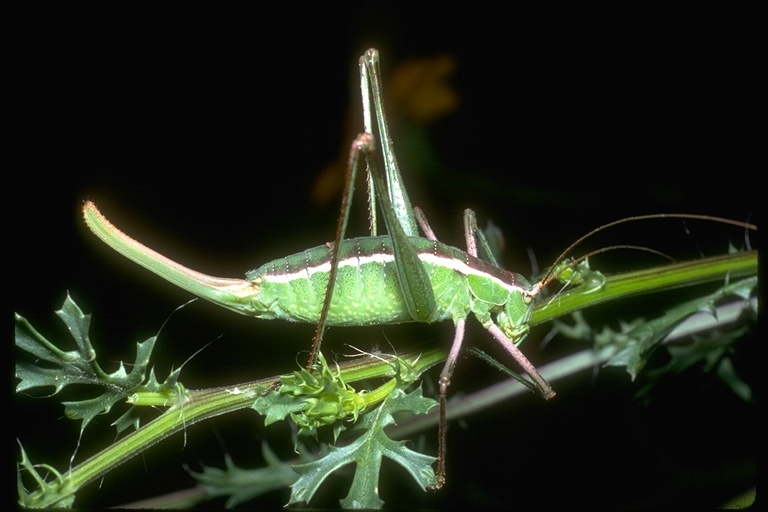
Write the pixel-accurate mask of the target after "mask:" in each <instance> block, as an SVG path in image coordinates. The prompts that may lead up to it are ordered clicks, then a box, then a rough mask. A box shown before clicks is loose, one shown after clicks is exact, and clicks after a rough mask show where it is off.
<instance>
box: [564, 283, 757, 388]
mask: <svg viewBox="0 0 768 512" xmlns="http://www.w3.org/2000/svg"><path fill="white" fill-rule="evenodd" d="M756 287H757V277H750V278H747V279H743V280H740V281H737V282H735V283H725V284H724V285H723V286H722V287H721V288H719V289H718V290H716V291H715V292H712V293H709V294H706V295H703V296H701V297H698V298H696V299H693V300H689V301H687V302H683V303H679V304H676V305H675V306H673V307H671V308H669V309H668V310H667V311H665V312H664V314H662V315H660V316H659V317H658V318H654V319H651V320H648V319H644V318H637V319H634V320H632V321H630V322H621V323H620V327H619V329H618V330H615V329H612V328H610V327H607V326H603V327H602V330H600V331H599V332H594V331H593V329H592V328H591V327H590V326H589V325H588V324H587V322H586V320H585V319H584V317H583V315H581V313H575V314H574V315H573V318H574V319H575V321H576V323H575V325H572V326H569V325H566V324H564V323H563V322H561V321H555V326H556V329H557V331H558V332H559V333H561V334H564V335H566V336H568V337H571V338H576V339H584V340H592V341H594V343H595V347H596V349H598V350H602V349H607V350H609V351H610V353H611V354H610V356H609V358H608V360H607V362H606V363H605V365H606V366H619V367H625V368H626V370H627V372H628V373H629V375H630V376H631V378H632V380H635V379H636V378H637V376H638V375H639V374H640V372H641V371H642V370H643V369H644V368H645V366H646V364H647V363H648V362H649V360H650V358H651V356H652V355H653V354H654V352H655V351H656V350H657V349H658V348H659V347H661V346H662V345H663V344H664V342H665V340H667V338H668V336H669V335H670V333H672V332H673V330H674V329H676V328H677V327H678V326H679V325H680V324H681V323H682V322H683V321H684V320H686V319H689V318H691V317H693V315H696V314H703V315H702V316H703V317H704V318H706V317H710V318H711V319H714V320H717V318H718V314H719V313H718V305H719V304H722V303H723V302H724V301H726V300H727V299H731V298H733V297H736V299H737V300H742V301H749V298H750V297H751V295H752V294H753V293H754V291H755V289H756ZM750 304H755V303H751V302H750ZM754 308H755V307H754V305H751V306H750V308H748V309H749V310H751V311H752V313H753V316H755V317H756V315H757V311H756V310H755V309H754ZM748 329H749V327H748V326H744V325H742V326H740V327H737V328H736V329H735V330H734V331H732V332H729V333H723V332H721V331H718V332H716V333H713V334H712V335H711V336H695V337H694V340H693V342H691V343H689V344H686V345H683V346H674V345H668V346H667V350H668V352H669V355H670V356H671V359H670V361H669V362H668V363H667V364H666V365H664V366H663V367H662V368H658V369H655V370H653V371H649V372H647V377H648V378H649V379H650V381H651V382H650V383H649V384H648V385H646V386H645V387H644V388H643V390H641V394H644V393H647V391H648V389H649V388H650V386H651V384H652V382H653V381H654V380H656V379H658V378H659V377H661V376H662V375H665V374H668V373H679V372H682V371H683V370H685V369H687V368H689V367H691V366H693V365H695V364H699V363H704V369H705V370H707V371H710V370H714V371H716V373H717V374H718V376H720V377H721V378H722V379H723V381H724V382H725V383H726V384H727V385H728V386H729V387H730V388H731V389H732V390H733V391H734V392H735V393H736V394H737V395H738V396H740V397H741V398H743V399H745V400H749V399H751V395H752V393H751V390H750V388H749V386H748V385H747V384H745V383H744V382H743V381H742V380H741V379H739V378H738V377H737V375H736V373H735V370H734V368H733V364H732V362H731V360H730V353H731V347H732V345H733V343H734V342H735V341H736V340H737V339H739V338H741V337H742V336H743V335H744V334H745V333H746V331H747V330H748Z"/></svg>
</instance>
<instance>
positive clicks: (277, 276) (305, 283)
mask: <svg viewBox="0 0 768 512" xmlns="http://www.w3.org/2000/svg"><path fill="white" fill-rule="evenodd" d="M409 241H410V243H411V245H413V247H414V248H415V249H416V252H417V254H418V255H419V259H420V260H421V262H422V265H423V267H424V269H425V271H426V273H427V275H428V277H429V280H430V283H431V285H432V290H433V292H434V295H435V306H436V308H435V311H434V314H433V316H432V318H431V321H433V322H434V321H440V320H447V319H451V320H456V319H459V318H466V317H467V316H468V315H469V313H470V311H472V312H475V313H477V314H478V315H481V316H486V315H487V314H492V313H494V312H496V311H497V310H499V309H501V308H503V307H504V304H505V303H506V302H507V300H508V298H509V297H510V296H511V295H513V294H514V293H515V292H516V291H517V290H519V289H520V287H525V288H526V289H527V288H528V287H529V285H528V283H527V282H526V281H525V280H523V278H522V277H521V276H518V275H515V274H512V273H510V272H507V271H505V270H502V269H499V268H497V267H492V266H491V265H488V264H487V263H485V262H484V261H482V260H480V259H478V258H475V257H473V256H470V255H468V254H467V253H465V252H463V251H461V250H459V249H457V248H455V247H451V246H448V245H446V244H443V243H440V242H436V241H432V240H429V239H426V238H418V237H410V238H409ZM330 257H331V250H330V248H328V247H327V246H319V247H314V248H312V249H307V250H305V251H303V252H300V253H297V254H294V255H291V256H287V257H285V258H279V259H277V260H275V261H272V262H270V263H267V264H265V265H262V266H261V267H259V268H258V269H256V270H253V271H251V272H248V273H247V274H246V281H248V282H249V283H251V284H252V285H253V286H254V288H255V289H257V290H258V291H257V292H256V293H255V294H254V296H253V297H252V299H251V301H250V306H251V308H252V310H251V311H252V312H251V313H250V314H253V315H254V316H257V317H259V318H282V319H286V320H294V321H299V322H310V323H317V321H318V319H319V318H320V311H321V310H322V307H323V300H324V299H325V293H326V290H327V286H328V277H329V273H330ZM472 281H477V282H480V281H481V282H482V285H481V286H480V287H478V286H477V285H476V284H474V283H472ZM497 297H498V298H500V300H497V299H496V298H497ZM412 321H414V320H413V318H412V316H411V314H410V313H409V311H408V308H407V306H406V304H405V300H404V297H403V295H402V289H401V287H400V284H399V282H398V276H397V271H396V268H395V264H394V250H393V247H392V239H391V237H389V236H379V237H361V238H353V239H348V240H344V241H343V242H342V245H341V247H340V255H339V263H338V275H337V279H336V289H335V291H334V293H333V299H332V301H331V305H330V309H329V312H328V318H327V323H328V325H366V324H392V323H401V322H412Z"/></svg>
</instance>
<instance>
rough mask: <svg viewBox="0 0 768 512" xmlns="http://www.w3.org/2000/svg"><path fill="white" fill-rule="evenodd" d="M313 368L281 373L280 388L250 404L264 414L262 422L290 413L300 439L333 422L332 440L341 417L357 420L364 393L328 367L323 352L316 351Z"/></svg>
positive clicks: (363, 405)
mask: <svg viewBox="0 0 768 512" xmlns="http://www.w3.org/2000/svg"><path fill="white" fill-rule="evenodd" d="M314 369H315V370H316V374H313V373H311V372H309V371H307V370H306V369H304V368H302V369H301V370H300V371H297V372H294V373H293V374H291V375H286V376H283V377H281V378H280V387H279V389H277V390H276V391H275V390H273V391H270V392H269V393H268V394H266V395H264V396H262V397H259V398H258V399H257V400H256V402H254V404H253V408H254V409H255V410H256V411H258V412H259V413H260V414H263V415H264V416H265V419H264V424H265V425H270V424H272V423H274V422H276V421H280V420H283V419H285V418H286V416H288V415H290V417H291V419H292V420H293V421H294V422H295V423H296V425H297V426H298V427H299V432H298V434H299V435H298V437H299V439H301V438H305V437H307V436H312V437H314V438H317V429H318V428H319V427H322V426H326V425H334V427H333V437H334V440H335V439H337V438H338V436H339V434H340V433H341V432H342V431H343V430H344V428H345V427H344V423H343V422H342V421H341V420H344V419H345V418H347V417H348V416H350V417H351V421H353V422H354V421H357V417H358V415H359V414H360V411H362V410H363V409H364V408H365V407H366V405H367V402H366V400H365V398H364V397H363V394H364V393H357V392H355V390H354V388H352V387H351V386H349V385H347V384H346V383H345V382H344V379H343V378H342V376H341V372H340V371H339V370H338V368H337V370H336V372H334V371H333V370H331V368H330V367H329V366H328V363H327V362H326V361H325V357H324V356H323V354H322V353H320V354H318V359H317V363H316V364H315V368H314Z"/></svg>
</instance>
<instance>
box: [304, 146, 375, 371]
mask: <svg viewBox="0 0 768 512" xmlns="http://www.w3.org/2000/svg"><path fill="white" fill-rule="evenodd" d="M372 146H373V137H372V136H371V134H370V133H363V134H360V135H359V136H358V137H357V138H356V139H355V141H354V142H353V143H352V146H351V148H350V150H349V161H348V163H347V173H346V178H345V181H346V184H345V188H344V195H343V196H342V199H341V212H340V214H339V221H338V224H337V226H336V238H335V239H334V243H333V249H332V250H331V271H330V273H329V275H328V286H327V287H326V290H325V300H324V301H323V309H322V310H321V311H320V320H319V321H318V322H317V329H316V330H315V337H314V339H313V340H312V350H311V352H310V353H309V362H308V363H307V368H308V369H311V368H312V366H313V365H314V364H315V360H316V359H317V353H318V351H319V350H320V344H321V342H322V340H323V334H324V333H325V329H326V323H327V321H328V312H329V311H330V309H331V299H332V298H333V290H334V288H335V286H336V274H337V271H338V264H337V263H338V261H339V249H340V247H341V242H342V240H343V239H344V233H345V232H346V230H347V219H348V218H349V210H350V207H351V205H352V194H353V192H354V190H355V176H356V175H357V165H358V162H359V160H360V152H368V151H370V150H371V148H372Z"/></svg>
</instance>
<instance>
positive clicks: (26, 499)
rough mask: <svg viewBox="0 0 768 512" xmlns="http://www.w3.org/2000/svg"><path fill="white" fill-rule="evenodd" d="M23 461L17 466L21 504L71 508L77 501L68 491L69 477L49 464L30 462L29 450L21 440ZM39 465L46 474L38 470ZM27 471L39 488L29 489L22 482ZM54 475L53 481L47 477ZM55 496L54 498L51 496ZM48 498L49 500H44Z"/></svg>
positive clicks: (17, 486)
mask: <svg viewBox="0 0 768 512" xmlns="http://www.w3.org/2000/svg"><path fill="white" fill-rule="evenodd" d="M19 449H20V450H21V461H20V462H19V463H18V464H17V467H16V488H17V493H18V497H19V505H21V506H23V507H27V508H38V507H41V506H48V507H61V508H69V507H71V506H72V505H73V504H74V502H75V495H74V494H73V493H71V492H69V491H68V489H67V487H68V486H69V479H68V478H67V477H65V476H64V475H62V474H61V473H60V472H58V471H57V470H56V469H55V468H53V467H52V466H50V465H48V464H40V465H35V464H32V462H30V460H29V458H28V457H27V452H26V451H25V450H24V447H23V446H22V445H21V442H19ZM38 467H39V468H41V469H44V470H45V471H46V474H45V475H41V474H40V472H38V470H37V469H38ZM24 473H27V474H28V475H30V476H31V477H32V479H33V480H34V481H35V483H36V484H37V488H36V489H35V490H33V491H31V492H30V491H28V490H27V489H26V488H25V487H24V483H23V482H22V475H23V474H24ZM48 476H53V480H52V481H48V479H47V477H48ZM51 496H53V497H54V498H53V499H50V500H49V498H50V497H51ZM44 500H47V501H44Z"/></svg>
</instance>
